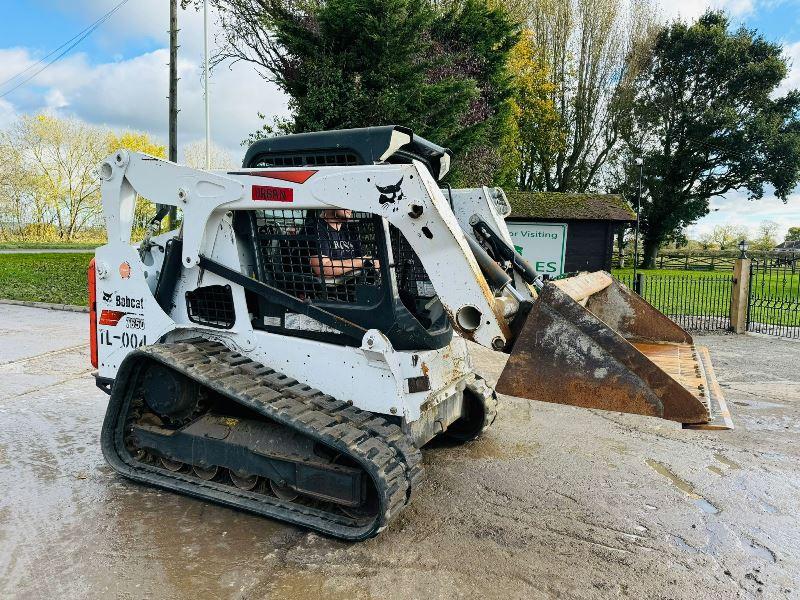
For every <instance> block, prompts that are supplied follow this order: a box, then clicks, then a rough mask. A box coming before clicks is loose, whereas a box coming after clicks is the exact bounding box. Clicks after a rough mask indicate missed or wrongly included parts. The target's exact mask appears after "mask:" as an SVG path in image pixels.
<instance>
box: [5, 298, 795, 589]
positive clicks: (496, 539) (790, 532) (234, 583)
mask: <svg viewBox="0 0 800 600" xmlns="http://www.w3.org/2000/svg"><path fill="white" fill-rule="evenodd" d="M85 335H86V315H80V314H71V313H60V312H53V311H45V310H40V309H35V308H27V307H19V306H8V305H2V306H0V340H2V341H1V343H0V424H2V426H0V490H3V493H2V494H0V596H1V597H18V598H52V597H58V598H96V597H100V596H103V597H107V596H115V597H120V598H143V597H150V598H198V597H202V598H208V597H221V598H290V599H295V598H296V599H300V598H334V599H337V598H342V599H345V598H346V599H359V598H364V599H367V598H381V599H393V598H398V599H400V598H402V599H407V598H503V599H511V598H609V597H612V598H613V597H626V596H630V597H633V598H699V597H703V598H725V599H727V598H736V597H740V598H750V597H755V598H797V597H800V523H799V522H798V521H799V520H800V517H799V516H798V504H800V500H799V499H800V443H799V442H798V440H799V439H800V437H799V436H800V399H799V398H800V369H799V368H798V364H800V343H798V342H790V341H785V340H779V339H773V338H766V337H754V336H747V337H745V336H733V335H713V336H711V335H707V336H698V341H700V342H701V343H703V344H706V345H708V346H709V347H710V348H711V352H712V357H713V360H714V365H715V368H716V370H717V374H718V376H719V379H720V381H721V382H722V386H723V389H724V392H725V394H726V397H727V399H728V402H729V404H730V407H731V409H732V412H733V416H734V421H735V423H736V426H737V428H736V430H735V431H733V432H702V431H684V430H681V429H680V428H679V426H677V425H675V424H672V423H667V422H660V421H658V420H655V419H647V418H644V417H635V416H627V415H620V414H617V413H605V412H602V411H587V410H584V409H578V408H572V407H561V406H556V405H549V404H543V403H536V402H533V403H531V402H526V401H520V400H516V399H513V398H503V399H502V412H501V413H500V416H499V417H498V420H497V422H496V423H495V426H494V427H492V429H491V430H490V431H489V433H488V435H486V436H485V437H484V438H483V439H481V440H479V441H476V442H473V443H470V444H468V445H466V446H464V447H445V446H438V447H434V448H431V449H429V450H427V451H426V452H425V462H426V468H427V475H428V477H427V484H426V486H425V487H424V488H423V489H422V490H421V491H420V493H419V494H418V496H417V497H416V498H415V500H414V502H413V504H412V506H411V507H410V508H409V509H407V510H406V511H405V512H404V513H403V514H402V515H401V516H400V518H399V520H398V521H396V522H395V523H394V524H393V525H392V526H391V527H390V528H389V529H388V530H387V531H385V532H383V533H382V534H381V535H380V536H379V537H378V538H377V539H374V540H370V541H368V542H365V543H361V544H346V543H340V542H337V541H333V540H329V539H326V538H322V537H320V536H317V535H314V534H311V533H308V532H306V531H303V530H300V529H296V528H294V527H289V526H285V525H281V524H277V523H274V522H271V521H268V520H265V519H261V518H258V517H253V516H250V515H247V514H245V513H241V512H236V511H232V510H229V509H225V508H221V507H218V506H215V505H212V504H208V503H204V502H201V501H198V500H193V499H190V498H186V497H181V496H176V495H174V494H172V493H168V492H161V491H158V490H155V489H152V488H147V487H144V486H141V485H138V484H134V483H131V482H128V481H126V480H123V479H121V478H120V477H118V476H116V475H115V474H113V473H112V471H111V469H110V468H109V467H107V466H106V465H105V463H104V461H103V458H102V455H101V453H100V446H99V432H100V426H101V422H102V417H103V412H104V409H105V403H106V397H105V395H104V394H103V393H102V392H100V391H99V390H97V389H96V388H95V387H94V383H93V380H92V378H91V376H90V374H89V373H90V368H89V367H88V357H87V353H88V347H87V346H86V345H85V339H86V338H85ZM475 357H476V362H477V363H478V365H479V369H480V370H481V371H482V372H483V373H485V374H486V375H487V376H488V377H489V378H492V377H496V375H497V373H498V372H499V370H500V368H501V367H502V360H499V359H498V357H497V356H495V355H493V354H491V353H488V352H484V351H482V350H480V349H476V352H475Z"/></svg>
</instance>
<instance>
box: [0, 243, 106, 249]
mask: <svg viewBox="0 0 800 600" xmlns="http://www.w3.org/2000/svg"><path fill="white" fill-rule="evenodd" d="M103 243H104V242H73V243H64V244H61V243H58V242H0V250H39V249H41V250H58V249H64V250H94V249H95V248H97V247H98V246H102V245H103Z"/></svg>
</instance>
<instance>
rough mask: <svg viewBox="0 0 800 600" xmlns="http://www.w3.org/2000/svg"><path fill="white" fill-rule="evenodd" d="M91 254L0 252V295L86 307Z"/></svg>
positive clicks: (1, 296)
mask: <svg viewBox="0 0 800 600" xmlns="http://www.w3.org/2000/svg"><path fill="white" fill-rule="evenodd" d="M93 256H94V254H92V253H80V254H51V253H42V254H0V298H7V299H10V300H32V301H34V302H52V303H56V304H74V305H79V306H86V304H87V302H88V296H87V292H86V269H87V268H88V266H89V261H90V260H91V259H92V257H93Z"/></svg>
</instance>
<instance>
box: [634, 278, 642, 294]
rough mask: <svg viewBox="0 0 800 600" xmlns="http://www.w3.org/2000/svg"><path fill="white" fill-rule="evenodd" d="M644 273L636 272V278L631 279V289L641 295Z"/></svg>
mask: <svg viewBox="0 0 800 600" xmlns="http://www.w3.org/2000/svg"><path fill="white" fill-rule="evenodd" d="M643 284H644V273H637V274H636V279H634V280H633V291H634V292H636V293H637V294H639V295H640V296H641V295H642V288H643V287H644V285H643Z"/></svg>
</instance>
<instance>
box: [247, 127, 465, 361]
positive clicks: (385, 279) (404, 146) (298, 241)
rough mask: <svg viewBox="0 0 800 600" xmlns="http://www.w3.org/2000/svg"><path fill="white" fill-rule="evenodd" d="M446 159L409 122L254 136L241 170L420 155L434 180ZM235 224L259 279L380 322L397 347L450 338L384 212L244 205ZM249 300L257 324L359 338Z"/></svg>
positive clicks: (439, 343)
mask: <svg viewBox="0 0 800 600" xmlns="http://www.w3.org/2000/svg"><path fill="white" fill-rule="evenodd" d="M450 157H451V152H450V150H448V149H446V148H442V147H441V146H437V145H436V144H433V143H431V142H429V141H428V140H425V139H424V138H421V137H419V136H415V135H414V134H413V133H412V131H411V130H410V129H407V128H405V127H398V126H384V127H369V128H364V129H346V130H339V131H323V132H316V133H304V134H297V135H288V136H282V137H275V138H269V139H265V140H261V141H259V142H256V143H255V144H253V145H252V146H251V147H250V149H249V150H248V151H247V154H246V155H245V159H244V164H243V167H245V168H260V167H261V168H264V167H267V168H276V167H308V166H315V167H319V166H356V165H366V164H383V163H390V164H403V163H410V162H411V161H412V160H418V161H420V162H421V163H422V164H423V165H425V167H427V168H428V170H429V171H430V172H431V174H432V175H433V176H434V178H436V179H440V178H441V177H444V175H446V174H447V172H448V170H449V168H450ZM387 193H391V192H390V191H387ZM330 213H336V214H333V215H331V214H330ZM234 229H235V231H236V233H237V235H238V236H240V238H241V239H243V240H245V242H246V243H244V244H242V247H244V248H247V249H249V250H250V252H248V253H246V259H249V263H250V265H249V267H250V268H249V270H250V273H248V274H252V275H253V276H254V277H255V278H256V279H257V280H258V281H260V282H261V283H264V284H266V285H269V286H270V287H273V288H276V289H278V290H280V291H281V292H284V293H286V294H289V295H291V296H293V297H295V298H298V299H300V300H302V301H304V302H305V303H308V304H310V305H311V306H314V307H317V308H321V309H324V310H325V311H327V312H330V313H333V314H335V315H337V316H339V317H342V318H344V319H347V320H348V321H350V322H352V323H355V324H356V325H358V326H360V327H363V328H364V329H379V330H380V331H382V332H384V333H385V335H386V336H387V337H388V338H389V340H390V341H391V343H392V345H393V347H394V348H395V349H397V350H413V349H417V350H420V349H437V348H442V347H444V346H446V345H447V344H448V343H449V342H450V339H451V338H452V334H453V331H452V326H451V324H450V320H449V318H448V316H447V314H446V312H445V311H444V309H443V307H442V304H441V302H440V301H439V299H438V297H437V295H436V293H435V291H434V289H433V285H432V284H431V281H430V278H429V277H428V274H427V273H426V271H425V268H424V267H423V265H422V262H421V261H420V259H419V257H418V256H417V255H416V253H415V252H414V250H413V249H412V247H411V245H410V244H409V243H408V242H407V240H406V239H405V238H404V236H403V235H402V233H401V232H400V231H399V230H398V229H397V228H395V227H394V226H391V225H389V223H388V222H387V221H386V219H384V218H383V217H381V216H379V215H376V214H371V213H358V212H353V211H349V210H335V211H333V210H331V211H310V210H309V211H307V210H247V211H237V212H236V214H235V216H234ZM248 254H249V256H247V255H248ZM246 262H248V260H246ZM248 305H249V309H250V312H251V313H252V314H253V316H254V319H253V324H254V326H255V327H257V328H259V329H263V330H267V331H274V332H277V333H281V334H283V335H293V336H299V337H306V338H311V339H318V340H321V341H327V342H332V343H341V344H347V345H352V344H353V343H360V341H361V340H360V339H359V340H354V339H352V338H351V337H348V336H347V335H344V334H343V333H341V332H339V331H337V330H336V329H334V328H332V327H330V326H327V325H324V324H322V323H319V322H318V321H316V320H315V319H314V318H312V317H311V316H309V315H306V314H300V313H297V312H293V311H291V310H289V309H288V308H287V307H286V306H284V305H283V304H278V303H275V302H271V301H269V300H267V299H266V298H264V297H262V296H258V295H256V294H252V293H250V292H248Z"/></svg>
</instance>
